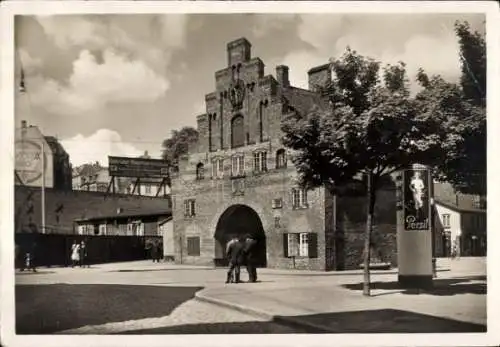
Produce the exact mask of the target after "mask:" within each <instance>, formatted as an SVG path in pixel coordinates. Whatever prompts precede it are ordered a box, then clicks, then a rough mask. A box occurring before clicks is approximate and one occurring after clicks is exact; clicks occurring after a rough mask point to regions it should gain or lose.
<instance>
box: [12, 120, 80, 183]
mask: <svg viewBox="0 0 500 347" xmlns="http://www.w3.org/2000/svg"><path fill="white" fill-rule="evenodd" d="M15 153H16V162H15V168H14V169H15V184H16V185H25V186H29V187H41V186H42V184H44V185H45V187H46V188H53V189H58V190H71V185H72V183H71V182H72V179H71V176H72V175H71V171H72V170H71V164H70V161H69V155H68V153H67V152H66V151H65V150H64V148H63V147H62V145H61V144H60V142H59V141H58V140H57V139H56V138H55V137H53V136H44V134H42V132H41V131H40V129H39V128H38V127H36V126H33V125H29V126H28V124H27V123H26V121H21V126H20V127H19V128H16V130H15ZM42 180H43V181H42Z"/></svg>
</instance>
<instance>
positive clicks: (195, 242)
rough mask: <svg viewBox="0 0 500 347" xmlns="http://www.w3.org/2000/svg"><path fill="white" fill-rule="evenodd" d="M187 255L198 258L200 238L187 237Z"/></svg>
mask: <svg viewBox="0 0 500 347" xmlns="http://www.w3.org/2000/svg"><path fill="white" fill-rule="evenodd" d="M187 255H190V256H195V257H197V256H200V237H199V236H195V237H188V238H187Z"/></svg>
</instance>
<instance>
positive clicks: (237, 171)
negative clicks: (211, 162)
mask: <svg viewBox="0 0 500 347" xmlns="http://www.w3.org/2000/svg"><path fill="white" fill-rule="evenodd" d="M231 173H232V175H233V176H234V177H238V176H243V175H244V174H245V157H244V156H243V155H241V154H239V155H235V156H233V157H232V158H231Z"/></svg>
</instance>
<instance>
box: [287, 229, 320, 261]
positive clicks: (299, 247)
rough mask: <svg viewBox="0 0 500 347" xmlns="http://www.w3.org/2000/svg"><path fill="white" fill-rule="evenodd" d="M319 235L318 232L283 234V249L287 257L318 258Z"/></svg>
mask: <svg viewBox="0 0 500 347" xmlns="http://www.w3.org/2000/svg"><path fill="white" fill-rule="evenodd" d="M317 237H318V235H317V234H316V233H290V234H283V251H284V255H285V257H286V258H291V257H303V258H317V256H318V254H317V253H318V251H317V249H318V242H317Z"/></svg>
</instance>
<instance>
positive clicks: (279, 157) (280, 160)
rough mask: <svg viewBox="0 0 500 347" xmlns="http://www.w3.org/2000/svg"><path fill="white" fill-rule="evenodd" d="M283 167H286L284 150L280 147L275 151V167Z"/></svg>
mask: <svg viewBox="0 0 500 347" xmlns="http://www.w3.org/2000/svg"><path fill="white" fill-rule="evenodd" d="M284 167H286V152H285V150H284V149H283V148H282V149H279V150H278V151H276V168H277V169H280V168H284Z"/></svg>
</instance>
